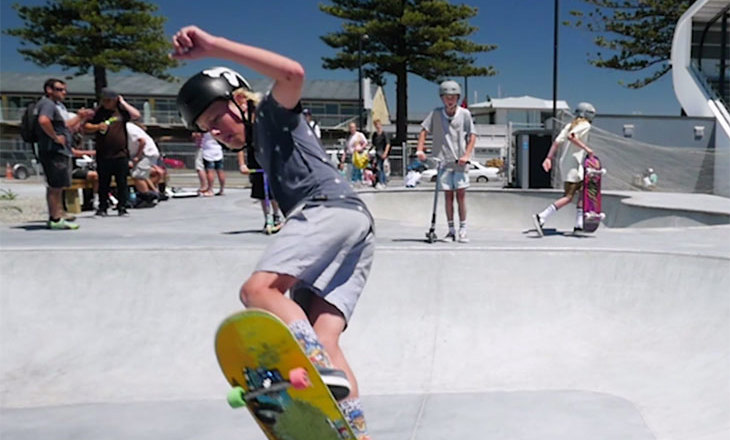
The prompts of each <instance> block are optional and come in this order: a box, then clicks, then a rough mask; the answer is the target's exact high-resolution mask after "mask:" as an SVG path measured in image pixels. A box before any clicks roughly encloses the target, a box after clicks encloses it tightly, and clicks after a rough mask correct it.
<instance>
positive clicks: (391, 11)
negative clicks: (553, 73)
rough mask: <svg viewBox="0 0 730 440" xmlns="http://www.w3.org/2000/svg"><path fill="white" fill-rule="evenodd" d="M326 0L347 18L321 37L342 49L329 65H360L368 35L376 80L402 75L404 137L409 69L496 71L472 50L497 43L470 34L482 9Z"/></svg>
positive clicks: (408, 1)
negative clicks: (478, 63) (478, 60)
mask: <svg viewBox="0 0 730 440" xmlns="http://www.w3.org/2000/svg"><path fill="white" fill-rule="evenodd" d="M330 3H331V4H320V5H319V8H320V10H321V11H322V12H324V13H326V14H329V15H332V16H334V17H337V18H340V19H342V20H343V21H344V23H343V24H342V30H341V31H338V32H332V33H329V34H326V35H324V36H322V37H321V39H322V41H324V42H325V43H326V44H327V45H328V46H330V47H332V48H334V49H339V52H337V53H336V54H335V56H333V57H325V58H323V61H324V64H323V65H324V67H325V68H326V69H350V70H354V69H357V68H358V64H359V63H358V61H359V60H358V56H359V50H358V46H359V44H360V39H361V37H362V36H363V35H365V34H367V36H368V39H367V40H366V41H363V42H362V64H363V72H364V74H365V76H367V77H369V78H371V79H372V80H373V81H374V82H375V83H376V84H381V85H382V84H384V83H385V78H384V75H385V74H393V75H395V76H396V87H397V89H398V100H397V106H398V109H399V110H398V124H397V125H398V135H397V138H398V139H404V138H405V126H406V121H405V114H406V112H405V109H406V108H407V107H406V106H407V103H406V102H405V101H406V99H407V98H406V97H407V93H406V89H407V73H412V74H415V75H418V76H420V77H423V78H425V79H427V80H429V81H440V80H442V79H445V78H450V77H463V76H491V75H494V74H495V73H496V72H495V70H494V69H493V68H492V67H491V66H489V67H482V66H476V65H475V61H476V58H475V57H474V56H472V54H477V53H481V52H489V51H491V50H493V49H495V48H496V46H494V45H491V44H479V43H475V42H473V41H471V40H469V39H468V38H467V37H469V36H470V35H471V34H473V33H474V32H475V31H476V30H477V28H476V27H475V26H472V25H470V24H469V22H468V20H469V19H471V18H473V17H475V16H476V15H477V9H476V8H474V7H471V6H468V5H453V4H451V3H450V2H448V1H446V0H332V1H331V2H330Z"/></svg>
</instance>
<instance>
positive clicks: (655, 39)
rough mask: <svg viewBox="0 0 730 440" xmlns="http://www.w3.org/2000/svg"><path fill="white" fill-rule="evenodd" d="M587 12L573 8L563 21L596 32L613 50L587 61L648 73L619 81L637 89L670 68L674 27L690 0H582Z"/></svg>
mask: <svg viewBox="0 0 730 440" xmlns="http://www.w3.org/2000/svg"><path fill="white" fill-rule="evenodd" d="M583 1H584V2H585V3H588V4H589V5H592V7H593V9H592V10H591V11H589V12H588V13H585V12H583V11H570V14H571V15H572V16H573V17H575V20H574V21H572V22H571V21H566V22H565V23H564V24H565V25H567V26H573V27H575V28H578V29H583V30H587V31H590V32H594V33H597V34H598V35H597V36H595V38H594V39H593V42H594V43H595V45H596V46H598V47H600V48H604V49H608V50H609V51H610V52H611V54H609V55H604V54H603V53H602V52H600V51H599V52H597V53H596V54H595V55H594V56H593V57H592V58H589V60H588V62H589V63H591V64H593V65H594V66H597V67H605V68H609V69H617V70H624V71H628V72H640V71H647V72H648V76H646V77H644V78H640V79H637V80H636V81H634V82H631V83H629V84H625V83H624V82H623V81H620V84H623V85H626V86H627V87H630V88H633V89H638V88H641V87H644V86H646V85H648V84H651V83H652V82H654V81H656V80H658V79H659V78H661V77H662V76H664V74H666V73H667V72H669V70H670V69H671V66H670V64H669V59H670V56H671V51H672V38H673V36H674V28H675V26H676V24H677V21H678V20H679V17H681V15H682V14H683V13H684V12H685V11H686V10H687V8H688V7H689V5H690V3H691V1H690V0H583Z"/></svg>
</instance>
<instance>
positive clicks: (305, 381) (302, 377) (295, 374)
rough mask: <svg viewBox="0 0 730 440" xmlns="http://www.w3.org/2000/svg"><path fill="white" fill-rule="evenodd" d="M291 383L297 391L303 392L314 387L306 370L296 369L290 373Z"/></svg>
mask: <svg viewBox="0 0 730 440" xmlns="http://www.w3.org/2000/svg"><path fill="white" fill-rule="evenodd" d="M289 382H290V383H291V386H292V387H293V388H294V389H295V390H303V389H305V388H309V387H310V386H312V383H311V382H309V374H308V373H307V370H305V369H304V368H294V369H293V370H291V371H289Z"/></svg>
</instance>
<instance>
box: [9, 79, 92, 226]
mask: <svg viewBox="0 0 730 440" xmlns="http://www.w3.org/2000/svg"><path fill="white" fill-rule="evenodd" d="M43 90H44V91H45V96H44V97H43V98H41V99H40V101H38V103H37V104H36V105H35V108H34V109H33V113H35V114H37V118H30V117H24V119H26V121H25V122H26V125H27V122H28V121H34V122H35V124H34V130H33V132H34V133H35V140H36V142H37V143H38V161H39V162H40V163H41V166H43V173H44V174H45V176H46V182H47V183H48V186H47V188H46V203H47V204H48V223H47V225H48V228H49V229H58V230H66V229H78V228H79V225H78V224H76V223H71V222H70V221H67V220H66V219H65V218H64V217H63V202H62V197H63V189H64V188H65V187H68V186H71V171H72V166H71V160H72V157H73V152H72V150H71V146H72V136H71V134H72V133H71V129H70V128H69V127H78V125H79V123H80V122H82V121H84V120H86V119H88V118H90V117H91V116H92V115H93V113H94V112H93V110H87V109H81V110H79V111H78V114H77V116H75V117H73V118H71V119H69V120H68V121H67V120H66V119H65V118H64V112H63V109H65V107H63V106H62V105H60V106H59V105H58V104H60V103H62V102H63V100H64V99H65V98H66V83H64V82H63V81H61V80H60V79H56V78H51V79H48V80H47V81H46V82H45V84H44V85H43ZM23 131H25V129H24V130H23ZM25 137H26V136H24V139H25ZM26 141H27V140H26Z"/></svg>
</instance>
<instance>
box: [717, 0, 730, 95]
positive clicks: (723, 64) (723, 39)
mask: <svg viewBox="0 0 730 440" xmlns="http://www.w3.org/2000/svg"><path fill="white" fill-rule="evenodd" d="M726 56H727V13H725V14H723V16H722V36H721V37H720V75H719V80H720V86H719V89H720V98H721V99H722V100H723V102H725V104H726V105H727V103H728V99H727V95H726V94H727V89H726V87H725V68H726V67H727V64H726V62H725V57H726Z"/></svg>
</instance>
